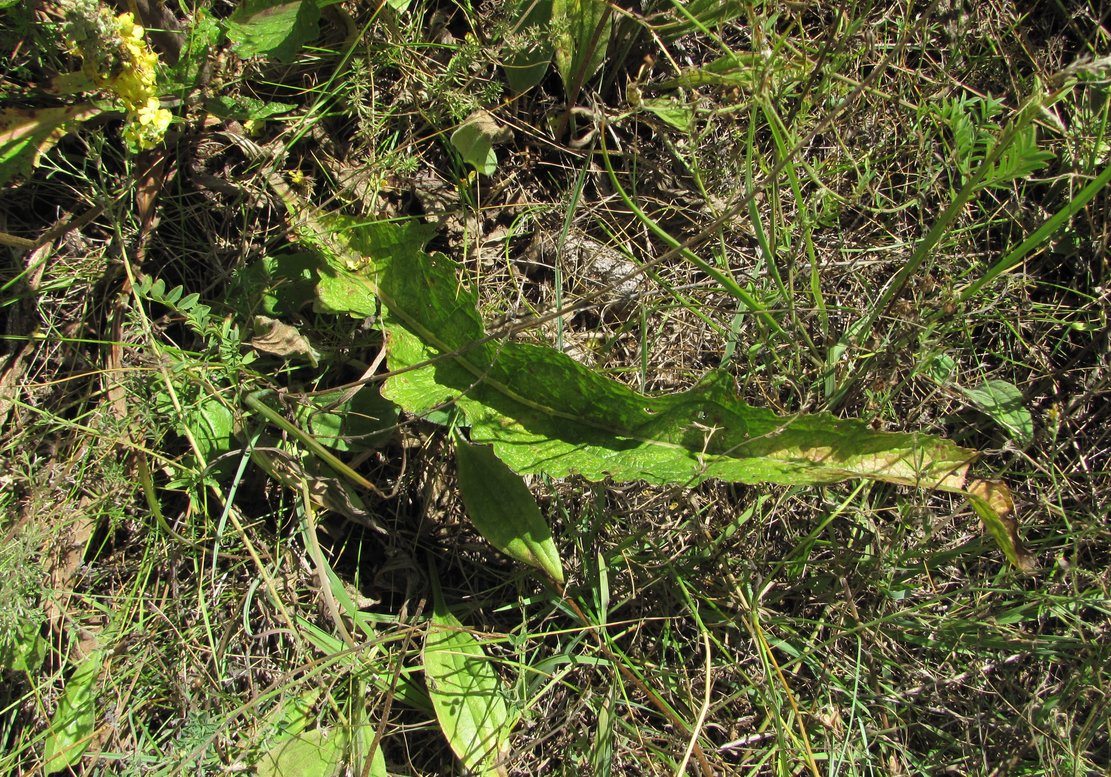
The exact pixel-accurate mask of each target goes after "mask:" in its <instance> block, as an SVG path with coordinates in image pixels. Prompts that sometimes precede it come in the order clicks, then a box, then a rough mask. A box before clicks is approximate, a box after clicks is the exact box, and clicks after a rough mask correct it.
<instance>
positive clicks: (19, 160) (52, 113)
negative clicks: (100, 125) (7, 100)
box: [0, 105, 102, 185]
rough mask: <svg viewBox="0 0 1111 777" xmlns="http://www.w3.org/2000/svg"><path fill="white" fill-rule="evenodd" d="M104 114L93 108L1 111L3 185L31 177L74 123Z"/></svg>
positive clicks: (1, 180)
mask: <svg viewBox="0 0 1111 777" xmlns="http://www.w3.org/2000/svg"><path fill="white" fill-rule="evenodd" d="M100 113H102V111H101V109H100V108H95V107H93V106H91V105H73V106H66V107H61V108H4V109H3V110H2V111H0V185H2V184H5V183H7V182H8V181H9V180H11V179H12V178H15V177H16V176H23V175H30V174H31V171H32V170H33V169H34V168H35V165H36V164H37V163H38V158H39V156H40V155H42V154H44V153H45V152H46V151H47V150H49V149H50V148H51V147H52V146H53V145H54V144H55V143H56V142H57V141H58V140H59V139H60V138H61V137H62V136H63V135H64V134H65V128H66V126H67V125H68V124H69V123H71V122H81V121H87V120H88V119H91V118H93V117H94V116H98V115H99V114H100Z"/></svg>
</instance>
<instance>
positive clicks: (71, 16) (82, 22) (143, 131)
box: [62, 0, 173, 151]
mask: <svg viewBox="0 0 1111 777" xmlns="http://www.w3.org/2000/svg"><path fill="white" fill-rule="evenodd" d="M62 7H63V10H64V11H65V14H66V20H67V32H68V34H69V38H70V41H71V42H72V44H73V46H74V48H75V49H76V52H77V53H78V54H79V55H80V56H81V58H82V67H81V70H82V72H83V73H84V75H85V76H87V77H88V78H89V79H90V80H91V81H92V83H93V85H94V86H95V87H96V88H98V89H102V90H104V91H107V92H109V93H111V94H114V95H115V96H116V97H118V98H119V100H120V101H121V102H122V103H123V107H124V108H125V109H126V111H127V121H126V123H125V125H124V129H123V136H124V140H125V141H126V142H127V144H128V146H129V147H130V148H131V149H132V150H133V151H142V150H145V149H150V148H154V147H155V146H156V145H158V144H159V143H160V142H161V141H162V138H163V137H164V136H165V134H166V129H167V128H168V127H169V126H170V121H171V119H172V118H173V116H172V114H171V113H170V112H169V111H168V110H166V109H165V108H162V107H161V104H160V103H159V100H158V91H157V79H156V67H157V65H158V55H157V54H155V53H154V52H153V51H151V49H150V46H149V45H148V44H147V41H146V37H145V31H144V30H143V27H142V25H140V24H138V23H137V22H136V21H135V16H134V14H132V13H130V12H128V13H121V14H119V15H118V16H115V15H113V14H112V12H111V11H110V10H109V9H108V8H105V7H104V6H102V5H100V4H99V3H97V2H93V1H92V0H66V2H64V3H63V6H62Z"/></svg>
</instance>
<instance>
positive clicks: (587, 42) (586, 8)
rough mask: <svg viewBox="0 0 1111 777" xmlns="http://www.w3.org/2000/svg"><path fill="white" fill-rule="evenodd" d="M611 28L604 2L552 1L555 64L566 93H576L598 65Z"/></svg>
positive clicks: (604, 55)
mask: <svg viewBox="0 0 1111 777" xmlns="http://www.w3.org/2000/svg"><path fill="white" fill-rule="evenodd" d="M612 26H613V25H612V12H611V11H610V8H609V5H608V4H607V3H606V2H605V0H553V2H552V31H553V33H554V35H553V42H554V44H555V62H556V67H557V68H558V69H559V75H560V77H561V78H562V79H563V86H564V88H565V89H566V90H567V91H568V93H570V92H572V91H577V90H578V87H580V86H582V84H583V83H585V82H586V81H587V80H588V79H589V78H590V77H591V76H592V75H594V74H595V73H596V72H598V68H600V67H601V66H602V63H603V62H604V61H605V59H606V49H607V48H608V47H609V38H610V31H611V28H612Z"/></svg>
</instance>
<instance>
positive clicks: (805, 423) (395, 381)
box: [302, 223, 1016, 558]
mask: <svg viewBox="0 0 1111 777" xmlns="http://www.w3.org/2000/svg"><path fill="white" fill-rule="evenodd" d="M302 234H303V235H304V239H306V240H311V239H313V238H311V237H310V236H309V235H308V233H307V232H303V233H302ZM426 234H427V233H426V232H425V231H423V230H422V229H421V228H418V227H412V226H406V225H396V224H387V223H379V224H368V225H364V226H363V227H362V228H361V229H360V230H359V235H358V236H357V237H352V236H350V235H348V236H345V237H344V240H346V241H347V242H346V244H347V245H348V246H349V247H355V246H356V245H357V244H360V243H361V244H364V245H368V246H373V251H371V252H369V253H363V254H362V256H363V257H366V259H365V260H364V262H363V263H364V264H366V270H365V273H364V274H363V275H362V276H360V277H362V278H363V279H364V281H365V283H366V284H367V286H368V288H375V289H377V293H378V297H380V298H381V300H382V302H383V304H384V306H385V330H386V334H387V347H388V356H389V364H390V369H391V371H393V372H394V373H395V374H394V376H393V377H391V378H390V379H389V380H388V381H387V382H386V384H385V386H384V388H383V395H384V396H386V397H387V398H389V399H391V400H393V401H394V402H396V403H397V404H398V405H400V406H401V407H402V408H404V409H405V410H407V411H409V412H411V413H416V414H426V413H430V412H432V411H434V410H437V409H439V408H440V407H441V406H443V405H444V404H445V403H454V404H455V405H456V407H457V408H459V409H460V410H462V411H463V413H464V414H465V416H466V420H467V422H468V424H469V425H470V430H471V435H470V436H471V441H472V442H474V443H476V444H489V445H492V446H493V448H494V452H495V453H496V454H497V456H498V458H499V459H501V460H502V461H503V462H505V463H506V464H507V465H508V466H509V467H510V468H511V469H513V470H514V471H516V472H519V473H545V474H547V475H550V476H552V477H563V476H566V475H571V474H578V475H582V476H584V477H586V478H588V479H592V480H601V479H605V478H613V479H615V480H620V481H629V480H644V481H647V482H649V483H657V484H681V485H694V484H696V483H699V482H702V481H705V480H708V479H711V478H715V479H721V480H728V481H734V482H741V483H761V482H771V483H782V484H791V485H813V484H819V483H831V482H837V481H842V480H848V479H853V478H864V479H869V480H880V481H886V482H890V483H897V484H901V485H908V486H914V487H918V488H929V489H943V490H946V491H955V492H960V493H966V492H965V479H966V476H967V472H968V467H969V465H970V464H971V462H972V461H973V460H974V459H975V458H976V456H977V453H976V451H973V450H969V449H967V448H962V447H960V446H958V445H956V444H954V443H952V442H950V441H948V440H944V439H942V438H939V437H935V436H932V435H927V434H920V433H913V432H911V433H906V432H880V431H875V430H873V429H871V428H870V427H869V426H868V425H867V424H865V423H863V422H861V421H856V420H842V419H837V418H834V417H833V416H831V415H829V414H815V415H804V414H796V415H790V416H782V417H781V416H777V415H776V414H775V413H773V412H772V411H770V410H767V409H764V408H757V407H753V406H751V405H749V404H748V403H746V402H745V401H743V400H742V399H740V398H739V397H738V396H737V394H736V390H735V387H734V381H733V378H732V377H731V376H730V375H728V374H727V373H725V372H722V371H715V372H711V373H709V374H708V375H706V376H705V377H704V378H703V379H702V381H700V382H699V383H698V384H697V385H695V386H694V387H693V388H691V389H690V390H688V391H685V392H680V393H677V394H668V395H646V394H641V393H639V392H636V391H634V390H632V389H630V388H628V387H627V386H625V385H624V384H621V383H618V382H617V381H615V380H612V379H610V378H608V377H605V376H604V375H602V374H600V373H598V372H595V371H593V370H591V369H589V368H588V367H586V366H584V365H582V364H580V363H578V362H576V361H574V360H573V359H571V358H570V357H568V356H566V355H565V354H563V353H561V352H559V351H557V350H555V349H553V348H548V347H544V346H538V345H532V344H528V343H515V342H504V341H497V340H494V339H491V338H488V337H487V336H486V332H485V329H484V327H483V324H482V320H481V318H480V317H479V314H478V310H477V297H476V294H475V293H474V291H472V290H471V289H469V288H468V287H467V286H466V285H464V284H462V283H461V282H460V280H459V276H458V266H457V265H456V264H455V262H453V261H452V260H450V259H449V258H447V257H446V256H443V255H442V254H429V253H426V252H425V251H424V250H423V243H424V240H425V236H426ZM315 239H316V240H317V241H318V242H324V243H325V244H327V237H326V236H324V237H322V238H315ZM333 261H336V262H339V263H340V267H343V266H356V265H357V264H359V260H358V259H357V258H355V257H352V256H347V257H346V258H344V257H342V256H341V257H337V258H336V259H334V260H333ZM358 312H360V313H362V314H366V311H365V310H364V311H358ZM996 539H998V540H1000V542H1011V541H1013V538H1011V539H1008V538H1007V537H1005V536H1002V535H996ZM1005 551H1006V552H1007V555H1008V557H1009V558H1011V557H1013V556H1015V555H1016V549H1015V548H1014V547H1011V548H1010V549H1009V550H1007V549H1006V548H1005Z"/></svg>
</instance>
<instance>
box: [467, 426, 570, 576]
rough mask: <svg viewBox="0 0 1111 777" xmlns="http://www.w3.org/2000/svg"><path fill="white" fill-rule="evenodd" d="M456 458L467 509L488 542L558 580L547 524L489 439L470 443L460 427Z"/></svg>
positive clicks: (558, 568)
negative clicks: (483, 443) (488, 443)
mask: <svg viewBox="0 0 1111 777" xmlns="http://www.w3.org/2000/svg"><path fill="white" fill-rule="evenodd" d="M455 464H456V468H457V470H458V477H459V492H460V494H461V495H462V496H463V504H464V505H465V506H466V508H467V514H468V515H470V517H471V522H472V523H474V525H475V528H476V529H478V531H479V533H480V534H481V535H482V536H483V537H485V538H486V540H487V542H489V543H490V544H491V545H493V546H494V547H495V548H497V549H498V550H500V551H501V552H502V553H504V554H505V555H507V556H510V557H511V558H515V559H517V560H518V561H520V562H522V563H525V564H528V565H529V566H531V567H535V568H536V569H539V570H540V571H542V572H544V573H545V574H546V575H548V577H550V578H551V579H552V580H554V581H556V582H557V583H562V582H563V564H562V563H561V562H560V560H559V551H558V550H557V549H556V546H555V541H554V540H553V539H552V532H551V529H549V528H548V524H547V522H545V520H544V516H543V515H541V514H540V508H539V507H537V505H536V500H535V499H534V498H533V496H532V493H531V492H530V491H529V490H528V486H526V485H525V482H524V481H523V480H522V479H521V476H520V475H518V474H517V473H515V472H514V471H513V470H511V469H510V468H509V467H507V466H506V465H505V464H504V463H503V462H502V460H501V459H499V458H498V457H497V456H496V455H494V449H493V448H491V447H490V446H489V445H473V444H471V443H469V442H467V440H465V439H463V436H462V435H461V434H460V433H459V432H458V431H456V433H455Z"/></svg>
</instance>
